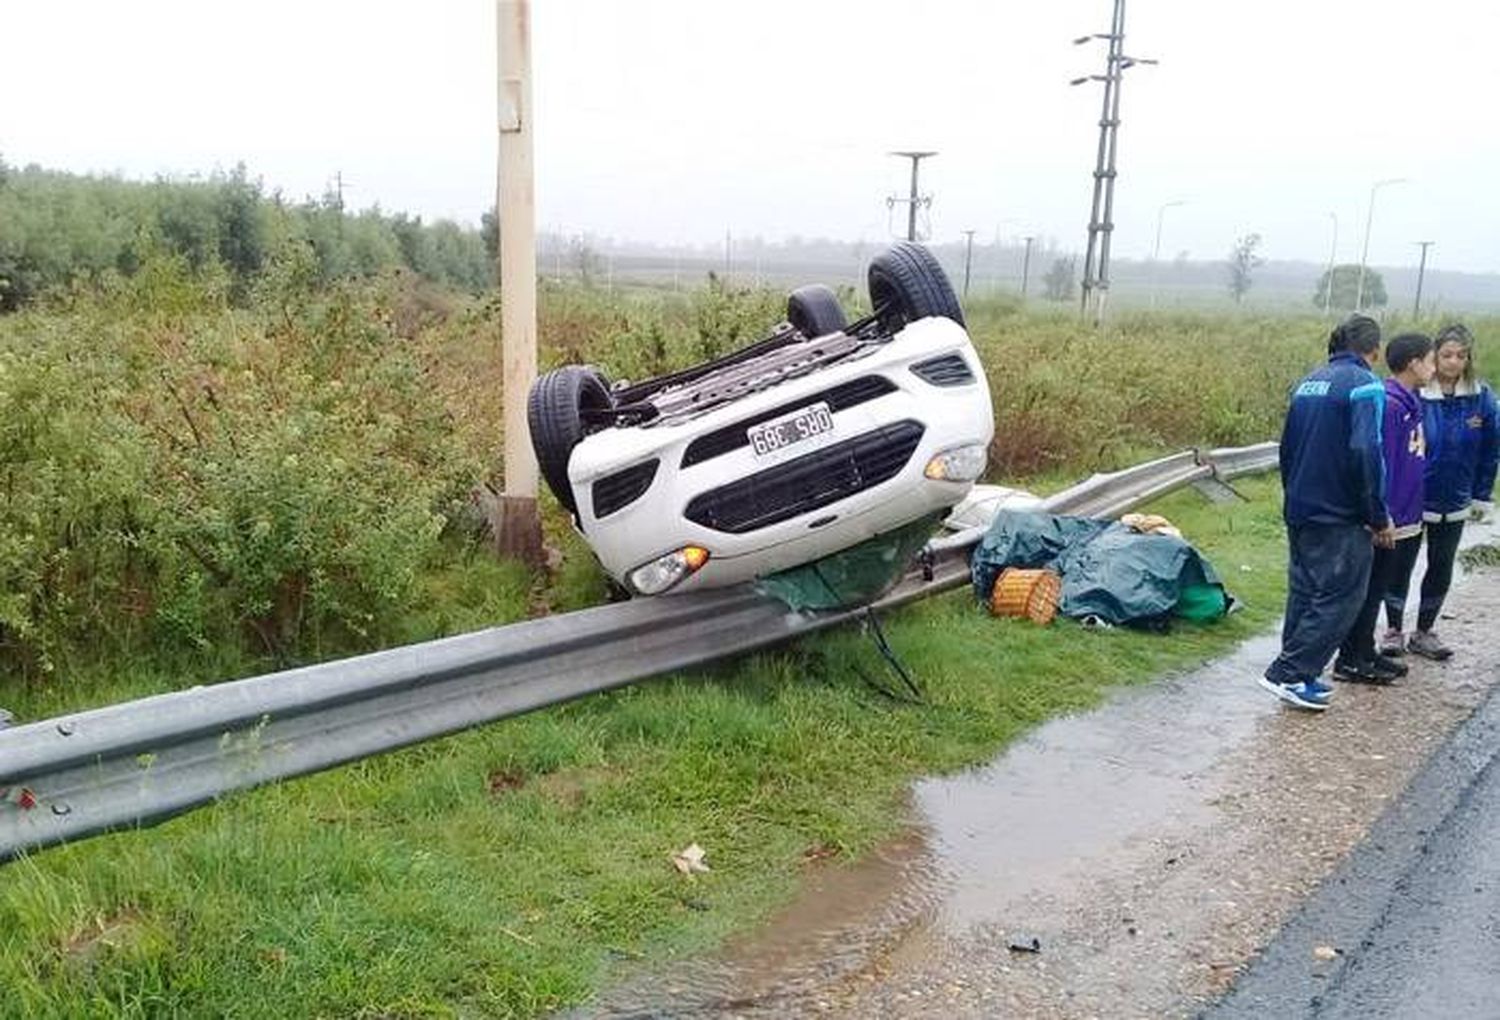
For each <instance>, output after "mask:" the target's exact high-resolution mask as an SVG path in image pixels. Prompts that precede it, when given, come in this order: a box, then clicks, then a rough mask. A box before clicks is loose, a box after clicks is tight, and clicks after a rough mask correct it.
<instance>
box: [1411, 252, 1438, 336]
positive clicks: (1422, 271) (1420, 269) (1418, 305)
mask: <svg viewBox="0 0 1500 1020" xmlns="http://www.w3.org/2000/svg"><path fill="white" fill-rule="evenodd" d="M1416 243H1417V244H1419V245H1421V246H1422V263H1421V265H1419V266H1417V299H1416V300H1415V301H1413V302H1412V303H1411V317H1412V318H1413V319H1417V318H1420V317H1421V315H1422V277H1424V276H1426V275H1427V249H1428V248H1431V247H1432V245H1433V242H1432V241H1418V242H1416Z"/></svg>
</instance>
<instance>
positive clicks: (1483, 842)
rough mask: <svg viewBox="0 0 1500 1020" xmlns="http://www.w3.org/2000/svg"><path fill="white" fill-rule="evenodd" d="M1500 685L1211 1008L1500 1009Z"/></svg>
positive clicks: (1225, 1012) (1251, 1011)
mask: <svg viewBox="0 0 1500 1020" xmlns="http://www.w3.org/2000/svg"><path fill="white" fill-rule="evenodd" d="M1497 848H1500V694H1497V693H1494V692H1492V693H1491V694H1490V696H1489V697H1488V698H1487V699H1486V701H1485V702H1484V704H1483V705H1481V706H1480V708H1479V709H1478V710H1477V711H1476V712H1475V714H1474V715H1473V716H1471V717H1470V718H1469V719H1468V720H1467V721H1466V722H1465V723H1464V724H1463V725H1462V726H1461V727H1459V729H1458V730H1457V731H1455V733H1454V735H1453V736H1452V737H1451V738H1450V739H1449V740H1448V742H1447V743H1446V744H1445V745H1444V746H1443V748H1442V749H1441V750H1440V751H1439V752H1438V753H1437V754H1435V755H1434V756H1433V758H1432V759H1431V760H1430V761H1429V762H1428V764H1427V766H1426V767H1425V768H1424V769H1423V770H1422V772H1421V773H1419V774H1418V776H1417V777H1416V778H1415V779H1414V780H1413V782H1412V785H1411V786H1410V787H1409V788H1408V789H1407V790H1406V791H1405V793H1403V795H1402V796H1401V798H1400V799H1399V800H1397V801H1396V802H1395V803H1394V804H1392V805H1391V807H1390V809H1389V811H1388V812H1387V813H1386V814H1385V816H1383V817H1382V818H1381V820H1380V821H1379V822H1378V823H1377V824H1376V825H1375V827H1374V828H1373V829H1372V830H1371V832H1370V835H1369V837H1368V838H1367V839H1366V840H1365V841H1364V842H1363V843H1361V844H1360V845H1359V847H1357V848H1356V849H1355V851H1354V852H1353V853H1352V854H1351V855H1350V856H1349V858H1348V859H1346V861H1345V862H1344V864H1343V865H1342V866H1341V867H1340V868H1339V870H1338V871H1336V872H1335V873H1334V874H1333V875H1332V876H1330V878H1329V880H1328V881H1327V882H1326V883H1325V884H1324V885H1323V886H1322V888H1321V889H1319V891H1318V893H1317V894H1316V895H1315V896H1314V897H1312V899H1310V900H1309V901H1308V903H1307V904H1306V906H1305V907H1304V908H1303V909H1302V911H1301V912H1300V913H1299V914H1298V915H1297V916H1296V917H1295V918H1293V920H1292V921H1291V922H1290V923H1289V924H1288V925H1287V927H1286V928H1285V929H1283V931H1282V932H1281V933H1280V935H1278V937H1277V938H1276V940H1275V941H1274V942H1273V943H1272V944H1271V945H1270V946H1269V947H1267V949H1266V951H1265V952H1264V953H1263V954H1262V956H1261V958H1260V960H1259V961H1258V962H1257V963H1256V965H1255V966H1254V967H1252V968H1251V969H1250V971H1249V972H1248V973H1247V974H1246V975H1245V977H1244V978H1243V979H1242V980H1241V981H1240V982H1239V983H1238V984H1237V985H1236V987H1235V988H1234V990H1233V991H1232V992H1231V994H1230V995H1229V996H1228V997H1226V999H1225V1000H1224V1001H1223V1002H1222V1003H1221V1004H1219V1006H1218V1007H1217V1008H1214V1009H1211V1010H1209V1011H1207V1012H1206V1013H1205V1014H1204V1017H1205V1020H1238V1018H1249V1017H1268V1016H1274V1017H1287V1018H1292V1017H1318V1018H1337V1020H1353V1018H1405V1017H1443V1018H1445V1020H1463V1018H1476V1020H1477V1018H1486V1020H1488V1018H1494V1017H1500V852H1497Z"/></svg>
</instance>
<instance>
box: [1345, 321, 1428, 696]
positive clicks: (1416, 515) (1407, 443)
mask: <svg viewBox="0 0 1500 1020" xmlns="http://www.w3.org/2000/svg"><path fill="white" fill-rule="evenodd" d="M1385 363H1386V366H1387V367H1388V368H1390V370H1391V375H1390V377H1389V378H1388V379H1386V380H1385V383H1384V385H1385V412H1384V415H1383V418H1382V420H1381V442H1382V446H1383V452H1384V461H1385V504H1386V510H1387V512H1388V513H1389V515H1390V521H1391V525H1392V526H1393V528H1394V529H1395V537H1394V541H1391V542H1388V544H1385V545H1382V544H1381V541H1382V539H1381V538H1380V537H1379V536H1376V538H1375V539H1374V541H1375V558H1374V561H1373V562H1372V563H1371V565H1370V586H1369V588H1368V590H1367V594H1366V595H1365V602H1364V606H1363V607H1362V608H1361V609H1360V613H1359V616H1358V617H1357V618H1356V619H1355V621H1354V626H1353V627H1351V628H1350V630H1349V635H1348V636H1347V637H1346V638H1344V643H1343V644H1342V645H1340V646H1339V654H1338V658H1337V659H1336V660H1335V661H1334V664H1333V678H1334V679H1335V680H1346V681H1349V682H1351V683H1371V684H1388V683H1390V682H1392V681H1393V680H1395V679H1396V678H1397V677H1399V676H1404V675H1405V674H1406V666H1405V665H1404V664H1403V663H1400V662H1398V661H1396V660H1395V659H1392V658H1388V657H1386V656H1385V655H1383V654H1380V653H1378V652H1376V650H1375V619H1376V617H1377V616H1378V615H1379V613H1380V606H1381V603H1382V602H1384V601H1385V597H1386V591H1387V590H1388V588H1389V587H1390V586H1391V582H1392V581H1393V579H1394V577H1395V574H1396V573H1397V572H1398V571H1399V570H1400V569H1401V565H1403V564H1405V565H1406V569H1407V571H1408V572H1409V571H1410V570H1411V566H1410V565H1411V563H1412V561H1413V560H1415V558H1416V555H1417V550H1418V549H1420V548H1421V546H1422V505H1423V504H1422V495H1423V476H1424V474H1425V472H1426V469H1427V440H1426V436H1425V433H1424V430H1423V421H1422V400H1421V398H1420V397H1419V396H1418V395H1417V391H1418V390H1420V389H1421V388H1422V387H1423V386H1425V385H1427V383H1428V381H1429V380H1431V379H1432V376H1433V373H1434V372H1435V371H1436V370H1437V364H1436V353H1435V350H1434V347H1433V343H1432V340H1431V339H1430V338H1428V337H1425V336H1423V335H1422V334H1420V333H1403V334H1401V335H1400V336H1398V337H1396V338H1395V339H1393V340H1392V341H1391V342H1390V343H1389V344H1387V345H1386V348H1385Z"/></svg>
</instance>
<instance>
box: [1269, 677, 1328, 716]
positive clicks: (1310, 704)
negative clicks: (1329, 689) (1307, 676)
mask: <svg viewBox="0 0 1500 1020" xmlns="http://www.w3.org/2000/svg"><path fill="white" fill-rule="evenodd" d="M1259 682H1260V685H1261V686H1262V687H1264V688H1265V689H1266V690H1268V691H1270V692H1271V693H1272V694H1274V695H1276V696H1277V697H1278V698H1280V699H1281V700H1282V701H1285V702H1286V703H1287V704H1288V705H1294V706H1296V707H1297V708H1302V709H1306V710H1307V711H1309V712H1322V711H1325V710H1327V708H1328V698H1327V695H1324V694H1319V693H1318V689H1319V688H1321V687H1323V685H1322V684H1320V683H1318V682H1317V681H1316V680H1313V681H1303V682H1300V683H1294V684H1279V683H1277V682H1276V681H1275V680H1271V679H1269V678H1267V677H1261V678H1260V681H1259Z"/></svg>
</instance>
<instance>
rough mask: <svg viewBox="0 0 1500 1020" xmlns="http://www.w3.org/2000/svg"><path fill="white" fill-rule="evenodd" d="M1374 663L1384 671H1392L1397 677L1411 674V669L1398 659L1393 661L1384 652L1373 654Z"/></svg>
mask: <svg viewBox="0 0 1500 1020" xmlns="http://www.w3.org/2000/svg"><path fill="white" fill-rule="evenodd" d="M1375 661H1376V662H1377V663H1378V664H1379V665H1381V666H1383V667H1384V668H1386V669H1389V670H1392V671H1393V672H1394V673H1395V675H1396V676H1397V677H1403V676H1405V675H1406V674H1407V673H1410V672H1411V667H1410V666H1408V665H1407V664H1406V663H1404V662H1402V661H1401V660H1400V659H1394V658H1392V657H1391V656H1389V655H1386V654H1385V653H1384V652H1376V653H1375Z"/></svg>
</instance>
